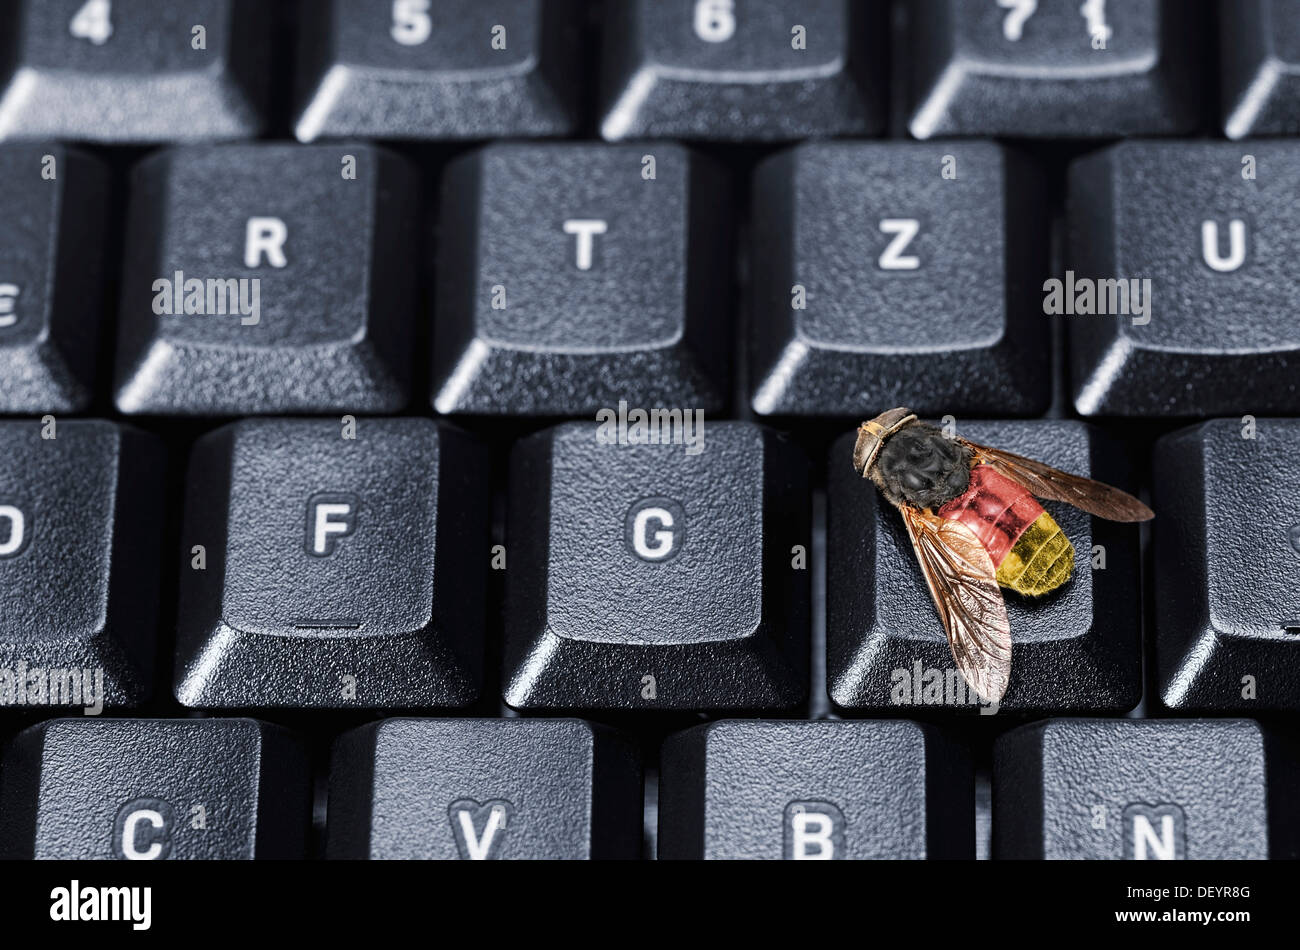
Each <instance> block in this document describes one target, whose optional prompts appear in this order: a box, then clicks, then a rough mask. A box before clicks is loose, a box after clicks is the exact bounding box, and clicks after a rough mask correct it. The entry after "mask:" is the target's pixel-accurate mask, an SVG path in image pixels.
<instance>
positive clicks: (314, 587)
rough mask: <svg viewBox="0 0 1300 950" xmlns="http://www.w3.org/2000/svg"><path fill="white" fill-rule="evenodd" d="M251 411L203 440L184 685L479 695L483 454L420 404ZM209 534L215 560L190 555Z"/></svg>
mask: <svg viewBox="0 0 1300 950" xmlns="http://www.w3.org/2000/svg"><path fill="white" fill-rule="evenodd" d="M352 425H355V430H354V432H353V434H354V436H355V437H354V438H350V437H348V429H349V423H346V422H345V423H342V424H341V423H340V422H339V421H338V420H329V419H321V420H285V419H264V420H245V421H243V422H238V423H235V424H233V425H230V426H226V427H224V428H222V429H219V430H217V431H216V432H214V433H211V434H210V435H208V436H205V437H204V438H202V439H200V440H199V442H198V443H197V444H196V445H195V448H194V453H193V455H192V457H191V460H190V470H189V481H188V485H189V497H188V498H187V500H186V522H185V528H184V536H183V538H182V546H183V548H184V551H185V555H184V556H185V566H184V568H183V569H182V577H181V591H180V594H181V596H180V627H179V639H178V644H177V667H176V697H177V699H179V700H180V701H181V703H183V704H184V705H187V706H200V707H240V706H247V707H363V708H380V707H386V708H391V707H451V706H463V705H465V704H467V703H469V702H472V701H473V700H474V699H475V698H476V697H477V695H478V691H479V685H480V683H479V681H480V677H481V672H482V665H483V612H484V586H485V574H486V570H487V563H488V559H489V556H490V554H489V550H488V547H489V545H488V534H487V500H486V494H485V492H486V488H485V458H484V456H483V453H482V452H481V451H480V449H479V448H478V447H477V446H476V445H475V444H474V443H472V442H471V441H470V440H469V439H468V437H467V436H465V435H463V434H462V433H459V432H457V431H454V430H452V429H449V428H446V427H441V426H438V425H437V424H435V423H434V422H431V421H430V420H427V419H359V420H356V421H355V422H354V423H352ZM196 545H201V546H202V547H203V551H202V552H201V553H202V554H203V555H204V562H205V563H204V569H201V570H196V569H195V563H196V562H195V557H196V556H197V555H196V552H195V551H194V546H196Z"/></svg>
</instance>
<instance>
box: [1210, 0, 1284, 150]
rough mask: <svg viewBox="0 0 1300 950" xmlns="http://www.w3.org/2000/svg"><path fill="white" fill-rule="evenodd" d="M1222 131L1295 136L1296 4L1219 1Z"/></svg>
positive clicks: (1233, 135) (1231, 134)
mask: <svg viewBox="0 0 1300 950" xmlns="http://www.w3.org/2000/svg"><path fill="white" fill-rule="evenodd" d="M1219 50H1220V52H1219V59H1220V71H1221V74H1222V87H1221V90H1220V96H1221V100H1222V103H1223V131H1224V134H1226V135H1227V136H1228V138H1231V139H1239V138H1243V137H1244V136H1247V135H1296V134H1297V133H1300V2H1297V0H1220V3H1219Z"/></svg>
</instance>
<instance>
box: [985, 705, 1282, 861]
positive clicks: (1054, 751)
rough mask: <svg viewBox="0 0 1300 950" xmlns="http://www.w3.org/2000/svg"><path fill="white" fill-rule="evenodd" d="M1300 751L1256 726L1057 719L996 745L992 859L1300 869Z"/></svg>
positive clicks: (1238, 722)
mask: <svg viewBox="0 0 1300 950" xmlns="http://www.w3.org/2000/svg"><path fill="white" fill-rule="evenodd" d="M1297 781H1300V747H1297V745H1296V743H1295V740H1294V737H1292V736H1290V735H1288V734H1287V732H1286V731H1284V730H1280V729H1278V728H1277V727H1276V726H1265V725H1262V724H1260V723H1257V722H1254V721H1253V720H1249V719H1217V720H1214V719H1182V720H1174V719H1160V720H1134V719H1111V720H1106V719H1053V720H1049V721H1047V722H1042V723H1036V724H1034V725H1029V726H1021V727H1020V728H1018V729H1014V730H1012V731H1011V732H1008V733H1006V734H1004V735H1003V736H1002V737H1000V738H999V739H998V740H997V743H996V745H995V746H994V758H993V857H995V858H1030V859H1042V858H1056V859H1060V858H1071V859H1104V860H1112V861H1113V860H1176V859H1182V858H1196V859H1243V858H1247V859H1256V858H1295V857H1296V856H1297V854H1298V853H1300V851H1298V850H1297V849H1300V820H1298V819H1297V817H1296V812H1295V809H1294V807H1292V805H1293V803H1292V801H1291V798H1292V797H1293V796H1292V795H1291V790H1292V789H1294V788H1295V784H1296V782H1297Z"/></svg>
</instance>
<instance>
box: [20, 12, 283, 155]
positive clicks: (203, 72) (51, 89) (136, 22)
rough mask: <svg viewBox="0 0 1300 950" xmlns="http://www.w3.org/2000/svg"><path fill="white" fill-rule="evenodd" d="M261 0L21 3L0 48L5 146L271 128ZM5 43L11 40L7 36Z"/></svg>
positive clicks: (200, 136)
mask: <svg viewBox="0 0 1300 950" xmlns="http://www.w3.org/2000/svg"><path fill="white" fill-rule="evenodd" d="M269 10H270V4H267V3H265V2H263V0H193V2H190V3H185V4H178V3H171V2H168V0H15V2H13V3H11V4H6V5H4V6H0V35H5V34H8V35H10V36H12V37H13V39H12V43H13V47H12V50H11V59H10V62H9V66H10V70H9V72H8V73H7V74H6V72H5V69H4V66H5V61H4V58H3V50H0V139H6V138H26V139H46V138H49V139H54V138H58V139H76V140H84V141H92V142H179V141H192V140H204V139H235V138H251V137H253V136H256V135H257V134H259V133H260V132H261V131H262V130H263V128H264V127H265V125H266V121H265V111H266V90H267V88H268V79H269V53H270V49H269V47H270V35H269V27H270V23H269V18H268V13H269ZM6 38H8V37H6Z"/></svg>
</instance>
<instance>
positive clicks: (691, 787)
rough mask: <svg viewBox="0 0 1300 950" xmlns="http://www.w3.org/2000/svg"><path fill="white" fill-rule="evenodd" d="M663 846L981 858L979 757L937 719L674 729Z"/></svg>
mask: <svg viewBox="0 0 1300 950" xmlns="http://www.w3.org/2000/svg"><path fill="white" fill-rule="evenodd" d="M661 770H662V771H661V775H660V784H659V856H660V857H661V858H668V859H674V858H677V859H681V858H686V859H697V858H717V859H724V860H745V859H752V858H784V859H786V860H794V861H808V860H813V861H817V860H821V861H834V860H861V859H864V858H912V859H915V858H963V857H964V858H971V857H973V856H974V847H975V808H974V806H975V789H974V780H973V778H972V772H971V763H970V757H969V755H968V754H967V753H966V751H965V750H964V749H963V748H961V747H960V746H958V745H956V744H955V743H953V742H951V741H950V740H948V739H947V738H946V737H944V736H943V735H942V734H941V733H939V732H937V731H936V730H934V729H933V728H932V727H930V726H922V725H919V724H918V723H914V722H907V721H905V720H899V721H895V722H848V721H843V722H741V721H736V720H731V721H723V722H715V723H711V724H709V725H705V726H697V727H696V728H694V729H689V730H687V731H686V732H682V733H678V734H677V735H675V736H672V737H670V738H669V739H668V740H667V741H666V742H665V743H664V747H663V753H662V755H661Z"/></svg>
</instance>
